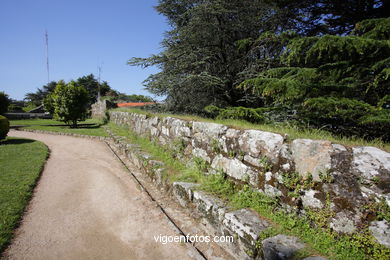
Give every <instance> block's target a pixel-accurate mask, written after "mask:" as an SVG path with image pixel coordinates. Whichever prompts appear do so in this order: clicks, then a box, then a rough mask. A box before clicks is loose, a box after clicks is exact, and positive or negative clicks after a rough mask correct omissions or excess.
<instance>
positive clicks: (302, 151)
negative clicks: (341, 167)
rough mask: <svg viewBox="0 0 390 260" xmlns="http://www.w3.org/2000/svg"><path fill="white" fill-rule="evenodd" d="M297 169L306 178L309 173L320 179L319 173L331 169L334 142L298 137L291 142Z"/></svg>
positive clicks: (314, 178) (315, 178) (316, 179)
mask: <svg viewBox="0 0 390 260" xmlns="http://www.w3.org/2000/svg"><path fill="white" fill-rule="evenodd" d="M291 150H292V157H293V160H294V163H295V170H296V171H297V172H298V173H299V174H300V175H301V176H302V177H304V178H307V176H308V175H309V174H311V175H312V176H313V180H315V181H320V177H319V174H320V173H321V172H322V173H325V172H327V171H328V170H330V169H331V154H332V153H333V152H334V151H333V146H332V143H331V142H329V141H321V140H310V139H296V140H294V141H293V142H292V144H291Z"/></svg>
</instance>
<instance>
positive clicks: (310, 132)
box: [114, 108, 390, 152]
mask: <svg viewBox="0 0 390 260" xmlns="http://www.w3.org/2000/svg"><path fill="white" fill-rule="evenodd" d="M114 111H123V112H132V113H139V114H146V115H149V116H152V115H153V116H158V117H168V116H169V117H175V118H180V119H183V120H188V121H201V122H212V123H218V124H223V125H227V126H230V127H232V128H235V129H257V130H262V131H267V132H273V133H278V134H282V135H283V134H287V135H288V138H289V140H294V139H298V138H308V139H315V140H329V141H331V142H334V143H339V144H343V145H346V146H374V147H378V148H380V149H383V150H385V151H387V152H390V143H383V142H382V141H381V140H373V141H367V140H364V139H362V138H352V137H339V136H335V135H333V134H332V133H330V132H327V131H324V130H321V129H311V128H308V129H299V128H297V127H295V126H290V125H287V124H252V123H249V122H247V121H244V120H228V119H224V120H214V119H208V118H203V117H199V116H192V115H174V114H161V113H160V114H159V113H156V114H155V113H153V114H152V113H150V112H148V111H145V110H141V109H137V108H117V109H114Z"/></svg>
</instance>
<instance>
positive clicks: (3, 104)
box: [0, 91, 9, 115]
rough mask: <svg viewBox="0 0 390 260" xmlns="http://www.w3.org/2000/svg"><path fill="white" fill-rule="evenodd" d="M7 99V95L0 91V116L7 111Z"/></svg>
mask: <svg viewBox="0 0 390 260" xmlns="http://www.w3.org/2000/svg"><path fill="white" fill-rule="evenodd" d="M8 106H9V98H8V95H7V94H5V93H4V92H1V91H0V115H2V114H3V113H5V112H7V111H8Z"/></svg>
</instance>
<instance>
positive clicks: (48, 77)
mask: <svg viewBox="0 0 390 260" xmlns="http://www.w3.org/2000/svg"><path fill="white" fill-rule="evenodd" d="M45 43H46V70H47V85H49V82H50V73H49V34H48V33H47V30H46V31H45Z"/></svg>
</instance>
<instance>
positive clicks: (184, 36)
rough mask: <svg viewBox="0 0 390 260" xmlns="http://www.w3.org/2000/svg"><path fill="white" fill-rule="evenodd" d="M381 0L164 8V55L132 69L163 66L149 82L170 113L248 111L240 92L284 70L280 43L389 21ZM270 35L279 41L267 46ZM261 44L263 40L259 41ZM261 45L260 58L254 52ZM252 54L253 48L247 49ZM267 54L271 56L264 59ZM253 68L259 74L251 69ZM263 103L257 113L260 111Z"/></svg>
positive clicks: (246, 1) (251, 0) (184, 3)
mask: <svg viewBox="0 0 390 260" xmlns="http://www.w3.org/2000/svg"><path fill="white" fill-rule="evenodd" d="M387 3H388V1H387V0H383V1H379V0H348V1H336V0H315V1H309V0H301V1H298V0H160V1H159V3H158V5H157V6H156V10H157V11H158V12H159V13H160V14H162V15H164V16H166V17H167V20H168V23H169V24H170V25H171V28H172V29H171V30H170V31H168V32H167V33H166V36H165V38H164V40H163V41H162V43H161V45H162V47H163V51H162V52H161V53H160V54H158V55H153V56H151V57H149V58H132V59H130V60H129V62H128V63H129V65H138V66H142V67H148V66H158V67H159V68H160V69H161V72H160V73H157V74H154V75H151V76H150V77H149V78H148V79H146V80H145V81H144V85H145V87H146V89H147V90H149V91H150V92H151V93H153V94H156V95H166V96H167V100H166V101H167V104H168V107H169V108H170V109H172V110H176V111H180V112H183V111H185V112H190V113H199V112H200V111H202V108H203V107H204V106H206V105H210V104H214V105H219V106H237V105H243V100H244V99H245V100H246V101H247V100H248V97H247V96H245V95H246V93H243V92H242V91H240V90H239V89H237V88H235V86H236V85H239V84H240V83H241V82H242V81H243V80H245V79H247V78H251V77H253V75H254V73H259V72H260V71H264V70H267V69H269V68H273V67H279V66H280V63H279V59H278V56H277V54H278V52H281V51H283V47H284V45H283V44H280V42H276V41H275V39H278V38H279V36H280V35H282V34H284V35H288V31H289V30H293V31H294V32H295V34H296V35H299V36H321V35H324V34H332V35H334V34H346V33H348V32H349V31H350V30H351V28H352V25H353V24H354V23H355V22H356V21H358V20H361V19H366V18H373V17H384V16H386V14H385V10H386V6H387ZM266 32H270V34H269V35H268V36H270V35H271V34H273V35H274V37H272V38H271V39H270V41H269V40H268V38H267V37H264V36H265V33H266ZM260 37H263V38H262V39H260ZM257 41H261V42H262V46H266V48H265V49H263V48H261V47H262V46H261V45H259V44H258V45H257V46H258V47H259V48H258V49H257V50H256V51H255V50H254V49H253V48H250V46H252V44H253V43H254V42H257ZM248 47H249V48H248ZM265 52H266V53H265ZM251 65H253V67H251ZM256 104H257V100H254V101H253V104H252V105H256Z"/></svg>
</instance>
